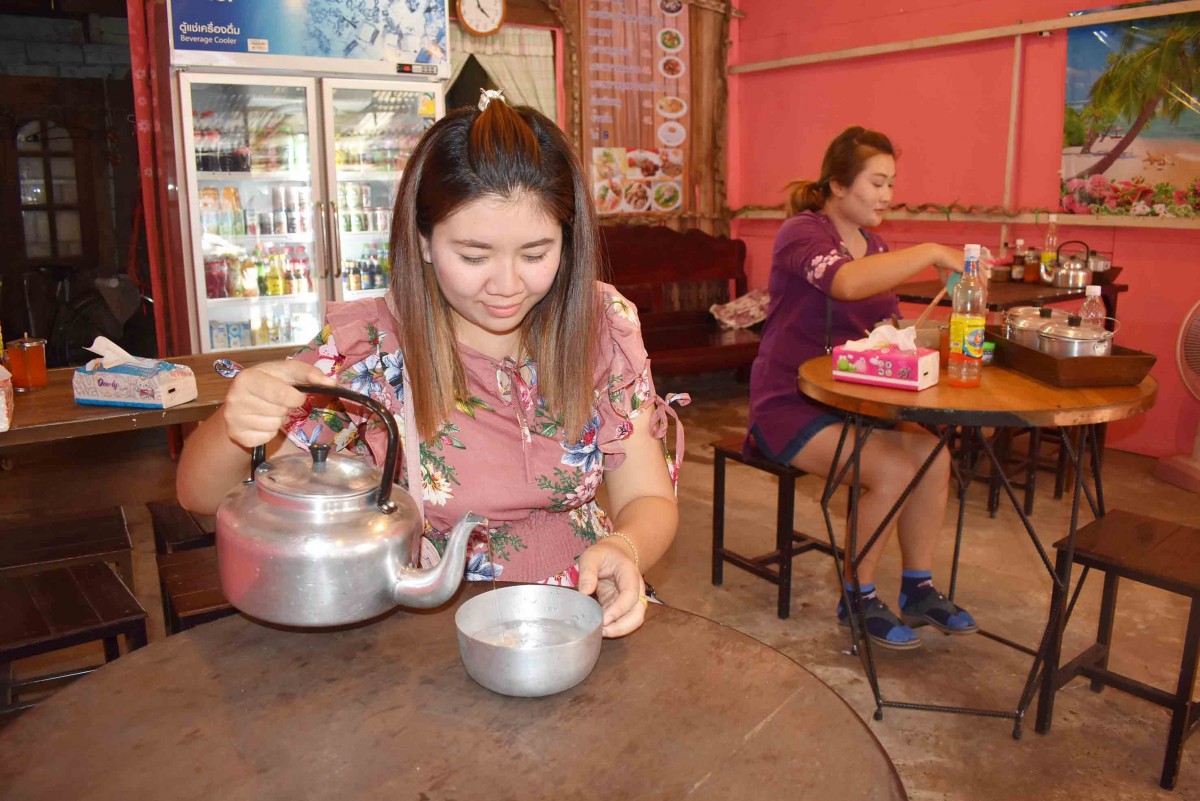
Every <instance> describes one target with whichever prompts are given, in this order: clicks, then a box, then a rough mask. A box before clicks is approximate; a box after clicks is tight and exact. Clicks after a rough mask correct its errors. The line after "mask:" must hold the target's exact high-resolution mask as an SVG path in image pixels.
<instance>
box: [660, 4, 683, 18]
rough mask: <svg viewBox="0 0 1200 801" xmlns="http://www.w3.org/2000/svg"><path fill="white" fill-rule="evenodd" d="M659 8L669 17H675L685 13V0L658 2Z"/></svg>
mask: <svg viewBox="0 0 1200 801" xmlns="http://www.w3.org/2000/svg"><path fill="white" fill-rule="evenodd" d="M658 8H659V10H660V11H662V13H664V14H666V15H667V16H668V17H673V16H675V15H676V14H678V13H679V12H680V11H683V0H658Z"/></svg>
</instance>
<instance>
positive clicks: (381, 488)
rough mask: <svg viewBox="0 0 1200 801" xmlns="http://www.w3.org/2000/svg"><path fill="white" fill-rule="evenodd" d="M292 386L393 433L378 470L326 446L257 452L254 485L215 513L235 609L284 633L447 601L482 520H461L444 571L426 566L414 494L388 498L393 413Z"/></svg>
mask: <svg viewBox="0 0 1200 801" xmlns="http://www.w3.org/2000/svg"><path fill="white" fill-rule="evenodd" d="M296 388H297V389H299V390H301V391H302V392H308V393H314V394H323V395H337V396H338V397H342V398H345V399H347V400H350V401H352V402H354V403H358V404H362V405H363V406H366V407H367V408H369V409H370V410H371V411H372V412H374V413H375V414H376V415H377V416H378V417H379V419H380V421H381V422H382V423H383V424H384V427H385V428H386V429H387V434H388V446H387V456H386V457H385V459H384V465H383V470H378V469H376V468H374V467H372V466H371V465H369V464H366V463H365V462H362V461H361V460H358V459H352V458H350V457H346V456H338V455H336V454H330V453H329V447H328V446H313V448H312V452H311V455H310V454H306V453H300V454H295V455H286V456H281V457H278V458H276V459H273V460H272V461H270V462H266V461H264V460H263V449H262V448H261V447H259V448H255V452H254V458H253V467H252V470H251V478H250V480H248V481H246V482H245V483H243V484H242V485H241V486H239V487H238V488H236V489H235V490H233V491H232V492H230V493H229V495H227V496H225V499H224V500H223V501H222V502H221V505H220V507H219V508H218V509H217V562H218V566H219V568H220V576H221V589H222V590H223V591H224V593H225V597H226V598H228V599H229V603H231V604H233V606H234V607H236V608H237V609H238V610H239V611H241V612H244V613H245V614H247V615H250V616H251V617H255V618H258V619H260V620H265V621H267V622H270V623H278V624H281V625H287V626H337V625H344V624H348V623H356V622H359V621H362V620H368V619H370V618H372V617H375V616H377V615H380V614H383V613H384V612H386V611H388V610H390V609H392V608H393V607H395V606H397V605H401V606H410V607H419V608H429V607H434V606H439V605H440V604H443V603H445V602H446V601H447V600H449V598H450V596H451V595H453V594H454V591H455V590H456V589H457V588H458V585H459V582H460V581H461V580H462V576H463V563H464V561H465V554H466V547H467V539H468V537H469V536H470V534H471V530H472V529H474V528H475V527H476V526H477V525H486V524H487V520H486V519H485V518H482V517H479V516H478V515H474V514H470V513H468V514H467V515H465V516H464V517H463V518H462V519H461V520H460V521H459V522H458V524H457V525H456V526H455V527H454V528H453V530H452V532H451V533H450V537H449V543H448V544H447V546H446V552H445V554H443V556H442V560H441V562H440V563H439V564H438V565H436V566H435V567H431V568H426V569H420V568H419V567H418V564H419V559H420V547H421V545H420V543H421V522H422V521H421V515H420V511H419V510H418V508H417V505H416V503H415V502H414V501H413V499H412V498H410V497H409V496H408V493H405V492H401V493H398V494H397V495H396V496H395V497H394V498H393V497H392V476H393V475H395V470H396V459H397V454H398V451H399V445H400V443H399V433H398V430H397V427H396V422H395V420H393V419H392V414H391V412H389V411H388V410H387V409H385V408H384V406H383V405H382V404H381V403H379V402H378V401H376V400H374V399H373V398H369V397H367V396H365V395H360V394H358V393H356V392H351V391H349V390H347V389H344V388H342V387H326V386H316V385H311V384H297V385H296Z"/></svg>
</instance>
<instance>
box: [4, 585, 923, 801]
mask: <svg viewBox="0 0 1200 801" xmlns="http://www.w3.org/2000/svg"><path fill="white" fill-rule="evenodd" d="M479 591H481V588H480V587H478V586H470V587H467V588H466V589H465V590H464V591H462V592H460V593H459V594H458V597H457V598H456V600H455V601H454V602H452V603H451V604H450V605H449V607H444V608H442V609H441V610H437V611H433V612H426V613H407V612H398V613H396V614H394V615H391V616H389V617H387V618H384V619H383V620H379V621H376V622H374V623H372V624H370V625H366V626H361V627H358V628H354V629H349V630H342V631H337V632H307V633H297V632H289V631H281V630H277V629H273V628H267V627H264V626H261V625H258V624H255V623H252V622H250V621H248V620H246V619H244V618H242V617H240V616H235V617H230V618H225V619H223V620H219V621H217V622H215V623H208V624H205V625H203V626H200V627H198V628H195V629H192V630H190V631H187V632H185V633H183V634H178V635H175V636H173V637H168V638H167V639H166V640H163V641H161V642H157V643H154V644H153V645H151V646H149V647H147V648H142V649H140V650H138V651H136V652H134V653H132V654H129V655H127V656H123V657H121V658H120V659H118V660H116V661H115V662H113V663H112V664H109V665H106V666H105V667H103V668H101V669H100V670H98V671H96V672H95V673H93V674H91V675H89V676H86V677H84V678H82V679H80V680H79V681H77V682H75V683H74V684H72V685H71V686H69V687H67V688H66V689H64V690H62V691H60V692H59V693H58V694H56V695H55V696H53V697H52V698H50V699H49V700H48V701H46V702H45V703H43V704H42V705H40V706H38V707H37V708H35V709H33V710H32V711H30V712H27V713H26V714H25V715H23V716H22V717H21V718H20V719H18V720H17V721H16V722H14V723H13V724H11V725H10V726H9V727H8V728H7V729H6V730H5V731H4V732H3V743H4V747H3V748H0V799H18V798H19V799H23V801H31V800H33V799H62V798H71V799H122V801H123V800H124V799H129V798H156V797H160V796H162V794H163V792H164V788H170V790H169V793H168V794H169V795H170V796H172V797H175V798H213V799H218V798H219V799H222V801H238V800H240V799H247V800H249V799H255V800H256V801H261V800H263V799H286V801H293V799H297V798H305V799H315V800H320V799H334V800H335V801H346V799H355V801H361V800H363V799H387V800H388V801H392V800H393V799H397V798H414V799H415V798H428V799H450V798H454V799H458V801H471V800H472V799H481V800H486V801H495V799H505V798H522V799H553V800H554V801H565V800H566V799H594V798H656V799H682V798H684V797H686V798H689V799H730V798H754V799H796V798H820V799H904V798H906V797H907V796H906V794H905V792H904V788H903V786H902V785H901V783H900V779H899V776H898V775H897V773H896V770H895V768H894V767H893V765H892V763H891V761H890V760H889V759H888V757H887V754H886V753H885V752H884V750H883V747H882V746H881V745H880V744H879V742H878V740H876V739H875V737H874V735H873V734H872V733H871V731H870V729H868V727H867V726H866V725H865V724H864V723H863V721H862V720H860V719H859V717H858V716H857V715H856V714H855V713H854V711H853V710H852V709H851V708H850V707H849V706H847V705H846V703H845V702H844V701H842V699H841V698H839V697H838V696H837V694H836V693H834V692H833V690H831V689H830V688H829V687H827V686H826V685H825V684H823V683H822V682H821V681H819V680H818V679H817V678H815V677H814V676H813V675H812V674H811V673H809V672H808V671H807V670H805V669H804V668H803V667H801V666H800V665H798V664H797V663H795V662H793V661H792V660H790V659H788V658H787V657H785V656H783V655H782V654H780V653H779V652H777V651H774V650H772V649H770V648H768V647H767V646H765V645H763V644H762V643H759V642H758V641H756V640H754V639H751V638H750V637H747V636H745V635H743V634H740V633H738V632H737V631H735V630H733V629H730V628H727V627H724V626H720V625H718V624H716V623H713V622H712V621H710V620H706V619H704V618H702V617H697V616H695V615H691V614H688V613H686V612H683V611H680V610H677V609H671V608H668V607H662V606H657V605H653V604H652V605H651V608H650V609H649V612H648V615H647V622H646V625H645V626H644V627H643V628H642V629H641V630H640V631H638V632H636V633H634V634H633V635H631V636H629V637H626V638H623V639H620V640H605V641H604V644H603V647H602V649H601V653H600V659H599V662H598V663H597V665H596V668H595V670H593V672H592V674H591V676H589V677H588V678H587V679H586V680H585V681H584V682H583V683H582V684H580V685H578V686H576V687H574V688H572V689H570V690H567V691H566V692H563V693H560V694H558V695H554V696H550V697H547V698H509V697H505V696H501V695H497V694H494V693H492V692H491V691H489V690H485V689H484V688H483V687H481V686H479V685H477V684H475V683H474V682H473V681H472V680H471V679H470V678H469V677H468V676H467V674H466V671H465V670H464V669H463V667H462V664H461V662H460V661H459V655H458V645H457V642H456V638H455V627H454V614H453V609H454V607H455V606H457V604H458V603H460V602H461V601H462V600H463V599H464V598H465V597H469V596H471V595H473V594H475V593H476V592H479Z"/></svg>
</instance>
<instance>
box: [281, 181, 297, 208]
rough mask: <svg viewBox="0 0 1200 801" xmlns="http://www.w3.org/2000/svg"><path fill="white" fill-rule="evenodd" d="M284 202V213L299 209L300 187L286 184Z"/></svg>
mask: <svg viewBox="0 0 1200 801" xmlns="http://www.w3.org/2000/svg"><path fill="white" fill-rule="evenodd" d="M286 202H287V205H286V206H284V207H283V208H284V210H285V211H296V210H297V209H299V208H300V187H298V186H296V185H295V184H288V188H287V201H286Z"/></svg>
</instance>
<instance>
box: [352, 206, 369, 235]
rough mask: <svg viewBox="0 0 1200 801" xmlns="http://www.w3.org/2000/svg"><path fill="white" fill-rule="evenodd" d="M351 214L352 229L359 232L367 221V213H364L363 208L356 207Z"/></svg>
mask: <svg viewBox="0 0 1200 801" xmlns="http://www.w3.org/2000/svg"><path fill="white" fill-rule="evenodd" d="M349 216H350V230H351V231H352V232H354V233H357V232H359V231H361V230H363V226H364V225H365V223H366V215H365V214H363V212H362V209H355V210H353V211H351V212H350V214H349Z"/></svg>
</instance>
